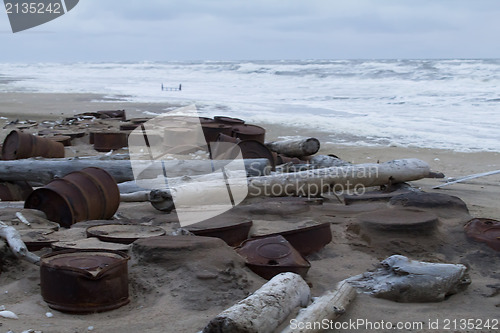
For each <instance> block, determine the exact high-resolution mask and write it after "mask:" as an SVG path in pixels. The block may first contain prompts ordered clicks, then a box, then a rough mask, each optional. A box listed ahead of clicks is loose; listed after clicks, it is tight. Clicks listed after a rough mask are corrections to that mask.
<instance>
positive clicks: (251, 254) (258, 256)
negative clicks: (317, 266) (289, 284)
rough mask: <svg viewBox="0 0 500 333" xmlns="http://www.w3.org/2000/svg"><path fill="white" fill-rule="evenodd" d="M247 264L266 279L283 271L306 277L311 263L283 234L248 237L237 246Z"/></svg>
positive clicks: (237, 250)
mask: <svg viewBox="0 0 500 333" xmlns="http://www.w3.org/2000/svg"><path fill="white" fill-rule="evenodd" d="M236 252H238V254H239V255H241V256H242V257H244V258H245V259H246V261H247V262H246V265H247V266H248V268H250V269H251V270H252V271H253V272H254V273H256V274H258V275H260V276H261V277H263V278H264V279H268V280H270V279H272V278H273V276H275V275H278V274H279V273H283V272H293V273H297V274H299V275H300V276H302V277H305V276H306V274H307V272H308V271H309V268H311V264H310V263H309V261H307V260H306V259H305V258H304V257H303V256H302V255H301V254H300V253H299V252H298V251H297V250H296V249H295V248H294V247H293V246H292V245H291V244H290V243H289V242H288V241H287V240H286V239H285V238H284V237H283V236H281V235H277V236H269V237H263V238H255V239H248V240H246V241H244V242H243V243H241V245H240V246H239V247H238V248H236Z"/></svg>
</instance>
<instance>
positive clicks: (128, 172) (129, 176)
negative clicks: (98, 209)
mask: <svg viewBox="0 0 500 333" xmlns="http://www.w3.org/2000/svg"><path fill="white" fill-rule="evenodd" d="M230 162H231V161H225V160H212V161H207V160H166V161H164V164H165V166H166V167H167V168H171V170H180V171H182V172H183V173H185V174H186V175H188V176H189V175H196V174H201V173H208V172H210V171H211V169H219V168H221V167H224V166H225V165H227V164H228V163H230ZM134 163H144V166H145V170H144V171H143V173H142V174H141V177H142V178H156V177H157V176H158V175H161V176H163V168H162V165H161V163H160V162H158V163H154V164H153V165H151V161H134ZM243 163H244V165H245V169H246V171H247V174H248V175H250V176H257V175H269V173H270V170H271V167H270V165H269V160H267V159H265V158H262V159H247V160H243ZM148 166H149V167H148ZM88 167H98V168H101V169H104V170H106V171H107V172H108V173H109V174H111V176H113V178H114V179H115V180H116V181H117V182H118V183H121V182H125V181H129V180H134V179H135V178H134V173H133V171H132V167H131V162H130V160H100V159H91V158H72V159H23V160H15V161H0V179H2V180H4V181H16V180H25V181H28V182H29V183H32V184H35V185H45V184H48V183H49V182H50V181H51V180H53V179H54V178H62V177H64V176H65V175H67V174H68V173H70V172H73V171H79V170H82V169H84V168H88ZM180 171H178V172H180ZM159 172H161V173H160V174H158V173H159ZM167 175H168V174H167Z"/></svg>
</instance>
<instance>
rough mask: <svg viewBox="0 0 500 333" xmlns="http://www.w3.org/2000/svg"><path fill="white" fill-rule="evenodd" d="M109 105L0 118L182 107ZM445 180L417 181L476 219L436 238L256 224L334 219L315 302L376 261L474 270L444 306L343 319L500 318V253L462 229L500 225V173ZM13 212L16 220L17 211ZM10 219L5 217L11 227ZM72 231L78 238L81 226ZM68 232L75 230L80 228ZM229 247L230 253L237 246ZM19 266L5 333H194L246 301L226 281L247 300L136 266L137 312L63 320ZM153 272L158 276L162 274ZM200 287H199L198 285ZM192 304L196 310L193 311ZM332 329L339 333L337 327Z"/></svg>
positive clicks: (315, 280) (279, 129) (5, 112)
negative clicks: (400, 257)
mask: <svg viewBox="0 0 500 333" xmlns="http://www.w3.org/2000/svg"><path fill="white" fill-rule="evenodd" d="M106 99H107V97H106V96H104V95H99V94H41V93H35V94H32V93H1V94H0V116H2V117H7V118H8V119H7V120H6V119H3V120H0V125H2V127H3V125H4V124H5V123H7V122H8V121H9V120H12V119H20V120H24V119H36V120H42V119H47V120H49V119H51V120H54V119H60V118H62V117H65V116H72V115H74V114H75V113H81V112H90V111H97V110H110V109H125V110H126V112H127V117H128V118H133V117H144V114H143V112H144V111H150V112H161V111H162V110H164V109H165V108H171V107H175V104H166V103H134V102H128V101H121V100H114V99H112V98H111V99H110V100H109V101H105V102H104V100H106ZM96 101H98V102H96ZM35 110H36V111H35ZM255 123H256V124H258V125H260V126H263V127H264V128H265V129H266V131H267V135H266V137H267V140H269V141H271V140H275V139H277V138H278V137H280V136H284V135H299V134H301V135H307V136H318V138H319V139H320V141H321V142H324V135H323V134H320V133H317V132H314V130H306V131H302V132H300V133H299V132H298V131H299V130H298V129H296V128H292V129H287V128H286V127H285V126H281V125H280V126H277V125H273V124H266V123H265V122H261V123H257V122H255ZM9 131H10V128H9V129H6V130H2V131H0V140H3V138H4V137H5V135H6V134H7V133H8V132H9ZM0 142H1V141H0ZM86 143H87V142H86ZM319 153H320V154H335V155H337V156H338V157H339V158H341V159H344V160H346V161H349V162H353V163H377V161H380V162H385V161H389V160H394V159H402V158H412V157H413V158H418V159H421V160H423V161H425V162H427V163H428V164H429V165H430V167H431V170H432V171H436V172H437V171H439V172H443V173H444V174H445V176H446V177H461V176H465V175H470V174H475V173H480V172H485V171H491V170H497V169H500V152H473V153H465V152H455V151H451V150H442V149H432V148H415V147H411V148H409V147H393V146H390V147H389V146H387V147H369V146H349V145H335V144H331V143H326V144H322V148H321V150H320V152H319ZM445 179H446V178H445ZM442 181H443V179H429V178H428V179H422V180H418V181H413V182H410V183H411V185H413V186H414V187H419V188H421V189H422V190H424V191H426V192H429V193H444V194H448V195H452V196H456V197H458V198H460V199H461V200H463V201H464V202H465V203H466V205H467V207H468V210H469V212H468V214H460V215H457V216H453V214H449V211H446V210H444V211H442V215H443V216H442V223H441V225H440V226H439V228H438V230H437V231H436V233H435V234H434V235H432V236H430V237H426V236H419V237H413V236H414V235H412V236H411V237H406V238H405V237H401V238H395V239H396V240H397V242H396V243H394V241H393V240H391V236H390V235H388V234H383V235H378V236H377V234H376V233H374V234H371V233H370V234H369V235H364V234H361V235H358V234H356V233H355V232H354V231H353V230H355V229H352V228H351V226H352V224H353V223H354V221H355V217H354V215H351V213H346V210H345V209H344V207H341V208H339V209H338V210H335V209H332V211H325V212H323V213H321V210H320V209H317V208H312V209H311V210H310V211H307V212H304V213H302V215H300V214H299V213H297V214H296V215H294V214H295V213H293V212H287V214H284V215H280V216H277V215H273V216H266V215H253V217H252V219H253V220H254V222H255V224H256V225H257V226H259V225H260V226H261V227H262V226H264V227H267V225H266V224H268V225H269V227H274V228H278V227H281V226H282V225H283V224H285V225H286V224H287V223H288V224H290V223H292V222H290V221H288V222H287V220H286V218H297V219H300V221H303V220H310V219H313V220H317V221H321V219H326V221H330V222H331V228H332V235H333V241H332V242H331V243H330V244H329V245H328V246H327V247H325V249H323V250H322V251H321V252H318V253H316V254H313V255H312V256H311V257H310V258H309V259H310V260H311V262H312V264H313V265H312V268H311V270H310V272H309V273H308V276H307V281H309V282H310V283H311V286H312V293H313V296H315V297H316V296H321V295H322V294H323V293H324V292H326V291H328V290H331V289H332V288H334V286H335V285H336V283H337V282H338V281H341V280H343V279H345V278H346V277H349V276H353V275H357V274H360V273H362V272H364V271H366V270H369V269H371V268H372V267H373V265H374V264H376V263H377V262H379V261H380V260H382V259H385V258H386V257H387V256H388V254H389V255H392V254H409V256H411V257H412V258H410V259H419V260H427V261H438V262H446V263H464V264H467V265H468V266H470V274H471V279H472V284H471V285H470V286H469V287H468V288H467V289H466V290H465V291H464V292H461V293H458V294H456V295H453V296H451V297H450V298H449V299H446V300H445V301H443V302H439V303H396V302H392V301H388V300H383V299H378V298H374V297H371V296H367V295H358V296H357V299H356V300H354V302H353V304H352V305H351V307H350V308H348V309H347V311H346V313H345V314H344V315H343V316H342V317H340V318H339V321H341V322H345V321H349V320H352V321H356V320H358V319H360V318H362V319H365V320H367V321H371V322H377V321H379V320H381V319H382V320H384V321H386V322H396V321H399V322H403V321H412V322H425V323H427V321H429V322H430V321H431V320H432V321H433V322H434V321H436V320H438V321H440V322H441V323H442V322H443V321H444V320H453V318H456V320H457V322H458V321H459V320H460V319H461V318H473V319H481V318H483V319H487V318H493V317H495V316H497V315H498V307H500V294H499V293H498V283H497V282H498V276H499V275H498V273H497V270H496V269H495V267H496V266H495V264H494V262H495V259H496V258H497V257H498V252H495V251H494V250H492V249H489V248H487V247H486V246H484V244H480V243H475V242H472V241H470V240H468V239H466V237H465V235H464V232H463V225H464V224H465V222H466V221H467V220H468V219H469V218H470V217H485V218H492V219H497V220H500V207H499V205H498V197H499V193H500V174H497V175H492V176H488V177H483V178H477V179H473V180H470V181H467V182H463V183H459V184H454V185H450V186H447V187H444V188H443V189H432V186H435V185H438V184H441V183H442ZM146 206H147V207H146ZM312 207H316V206H312ZM347 207H348V206H347ZM120 209H123V212H124V213H126V214H130V216H131V218H133V219H136V220H141V219H144V218H146V217H147V218H146V220H147V221H150V218H151V216H154V218H152V219H151V221H158V222H161V223H162V224H161V225H162V226H169V227H172V223H171V222H170V221H169V218H171V217H169V214H163V213H158V212H157V211H155V210H154V209H153V208H152V207H151V206H150V205H149V204H147V205H144V203H126V204H124V205H123V208H122V207H120ZM248 212H251V211H250V210H249V211H248ZM11 213H12V214H14V211H12V212H11ZM452 213H453V212H452ZM4 214H5V216H9V215H8V214H9V212H4ZM249 214H251V213H249ZM322 214H328V215H322ZM469 215H470V216H469ZM5 216H4V219H5V220H7V217H5ZM250 216H251V215H250ZM297 216H299V217H297ZM440 217H441V216H440ZM155 219H157V220H155ZM289 222H290V223H289ZM296 222H297V221H293V223H296ZM74 229H75V230H76V231H77V229H79V228H74ZM80 229H81V231H83V230H84V229H83V228H80ZM69 230H70V231H71V230H73V228H71V229H69ZM76 231H75V232H76ZM361 236H363V237H361ZM365 236H366V237H365ZM367 240H368V241H367ZM372 241H373V244H372V243H371V242H372ZM227 249H228V250H229V247H228V248H227ZM226 253H228V252H221V254H220V255H214V258H205V257H204V258H202V259H203V260H200V261H198V262H195V264H196V265H201V264H203V266H201V267H202V268H203V269H207V270H216V269H218V268H217V267H218V266H217V265H216V263H217V260H218V257H221V258H225V257H224V256H225V255H226ZM231 253H232V252H231ZM181 255H182V254H181ZM188 261H189V260H188ZM188 264H190V265H191V264H192V263H188ZM18 265H19V266H14V265H12V266H11V267H9V268H8V270H6V271H3V272H2V274H0V281H1V282H2V283H0V288H2V289H1V291H2V292H5V300H3V301H2V303H1V304H0V305H5V306H6V308H7V309H8V310H12V311H14V312H15V313H17V314H18V315H19V316H20V318H21V320H18V321H7V320H6V321H5V322H4V321H3V320H2V322H3V323H4V324H3V326H2V329H4V330H5V331H7V330H8V329H12V330H15V331H23V330H26V329H28V328H43V330H44V331H45V330H50V331H51V332H68V331H74V332H86V331H88V329H87V328H88V327H89V326H90V325H91V326H92V327H95V328H96V330H97V331H99V332H100V331H106V332H123V330H124V329H125V330H127V329H128V330H141V331H143V332H165V331H171V332H173V331H175V332H186V333H187V332H194V331H196V329H200V328H202V327H203V326H204V325H206V323H207V322H208V321H209V320H210V319H211V318H213V317H214V316H215V315H217V314H218V313H219V312H221V311H222V310H224V309H225V308H227V307H229V306H230V305H232V304H234V303H236V302H237V301H239V300H240V298H243V296H241V295H242V294H241V293H242V292H241V290H243V289H241V290H240V289H238V285H237V284H235V283H236V282H234V281H233V280H232V279H228V281H230V282H231V283H232V284H230V285H224V284H222V287H223V288H227V290H231V293H230V294H228V295H232V294H233V293H234V292H235V291H236V292H238V291H239V292H240V294H241V295H240V294H235V295H236V296H231V297H233V298H234V299H230V301H228V300H227V299H226V300H224V301H220V304H219V303H218V304H216V305H214V302H213V301H212V297H213V296H214V295H215V296H217V295H221V294H223V295H226V294H224V293H225V292H226V290H225V289H224V290H223V291H221V290H219V289H216V290H215V291H214V290H212V289H210V288H209V287H210V286H215V287H217V286H220V285H221V284H220V283H219V280H206V278H203V279H199V280H200V281H198V280H196V279H195V278H193V279H194V280H193V281H195V283H193V284H192V285H189V283H186V282H185V281H186V276H191V275H194V274H193V271H191V270H190V269H191V267H189V270H185V271H180V272H178V271H165V272H163V271H158V270H152V271H151V272H150V273H151V275H147V276H146V274H143V273H142V271H141V273H138V271H137V270H134V269H135V268H134V266H131V268H132V269H131V273H130V274H131V278H130V281H131V283H130V290H131V292H132V295H133V296H134V297H132V299H131V303H130V305H127V306H124V307H122V308H120V309H116V310H114V311H110V312H104V313H101V314H90V315H85V316H78V315H71V314H64V313H60V312H58V311H52V310H50V309H49V308H48V307H47V305H46V304H45V302H44V301H43V300H42V298H41V296H40V290H39V288H40V287H39V284H38V279H39V271H38V268H37V267H34V266H33V265H31V264H27V263H24V262H21V263H20V264H18ZM186 265H187V264H186ZM205 265H206V266H205ZM146 267H147V268H148V269H149V267H148V266H144V269H146ZM221 267H222V266H221ZM141 269H143V268H141ZM151 269H153V268H151ZM154 269H156V268H154ZM237 269H239V268H237ZM158 272H159V273H158ZM238 272H243V273H244V275H243V277H246V278H248V281H250V282H248V281H247V282H245V284H244V285H243V286H244V288H245V289H244V290H245V291H253V290H255V289H257V288H258V287H259V286H260V284H261V283H262V281H260V280H258V279H256V278H255V275H254V274H252V273H250V272H249V271H248V270H247V269H246V268H244V269H241V270H238ZM243 273H242V274H243ZM21 274H23V275H22V277H20V276H21ZM148 274H149V273H148ZM154 274H157V275H156V276H154ZM158 274H159V276H158ZM162 274H165V275H162ZM203 276H205V275H203ZM234 276H236V275H231V277H234ZM179 281H183V282H182V283H180V282H179ZM189 281H191V280H189ZM197 281H198V283H196V282H197ZM210 281H213V282H210ZM210 283H213V284H210ZM235 285H236V287H235ZM26 286H28V288H29V290H28V291H26ZM491 286H492V287H491ZM146 287H147V288H146ZM215 287H214V288H215ZM193 288H194V289H193ZM241 288H243V287H241ZM492 288H493V289H492ZM193 290H194V291H193ZM7 292H8V293H7ZM228 293H229V292H228ZM193 295H194V296H193ZM225 297H226V296H225ZM184 298H186V299H187V300H185V299H184ZM198 303H200V304H202V307H200V308H197V307H196V306H192V304H198ZM187 305H191V307H189V306H187ZM203 306H206V308H203ZM47 311H50V312H51V313H53V314H54V316H55V318H46V317H45V316H44V313H46V312H47ZM289 319H290V318H289ZM441 327H442V326H441ZM424 328H427V329H424V330H423V332H433V331H435V330H431V329H429V327H426V326H424ZM360 331H363V330H360ZM330 332H337V330H332V331H330Z"/></svg>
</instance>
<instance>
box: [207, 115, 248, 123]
mask: <svg viewBox="0 0 500 333" xmlns="http://www.w3.org/2000/svg"><path fill="white" fill-rule="evenodd" d="M214 120H215V121H216V122H218V123H221V124H229V125H239V124H244V123H245V121H244V120H243V119H239V118H232V117H225V116H215V117H214Z"/></svg>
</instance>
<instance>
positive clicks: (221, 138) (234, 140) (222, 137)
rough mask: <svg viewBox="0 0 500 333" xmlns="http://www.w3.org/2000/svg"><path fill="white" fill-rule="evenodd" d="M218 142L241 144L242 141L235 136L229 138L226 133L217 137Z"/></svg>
mask: <svg viewBox="0 0 500 333" xmlns="http://www.w3.org/2000/svg"><path fill="white" fill-rule="evenodd" d="M216 141H217V142H232V143H238V142H240V141H241V140H240V139H238V138H235V137H234V136H229V135H226V134H224V133H221V134H219V136H217V140H216Z"/></svg>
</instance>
